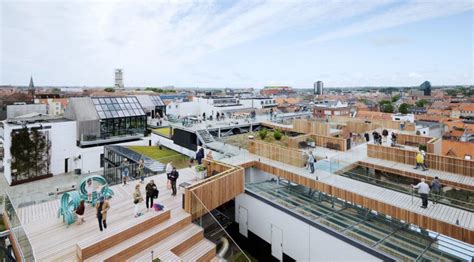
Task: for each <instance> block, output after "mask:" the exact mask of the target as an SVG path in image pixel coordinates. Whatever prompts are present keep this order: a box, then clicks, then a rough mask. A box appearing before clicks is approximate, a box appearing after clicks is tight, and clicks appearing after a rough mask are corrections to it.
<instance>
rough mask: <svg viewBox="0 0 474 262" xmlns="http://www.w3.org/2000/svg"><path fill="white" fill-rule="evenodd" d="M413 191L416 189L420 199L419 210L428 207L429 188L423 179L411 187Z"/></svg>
mask: <svg viewBox="0 0 474 262" xmlns="http://www.w3.org/2000/svg"><path fill="white" fill-rule="evenodd" d="M411 186H412V187H413V189H418V194H420V197H421V203H422V204H421V208H427V207H428V194H429V193H430V186H429V185H428V184H426V183H425V179H424V178H422V179H421V182H420V183H418V184H417V185H416V186H414V185H411Z"/></svg>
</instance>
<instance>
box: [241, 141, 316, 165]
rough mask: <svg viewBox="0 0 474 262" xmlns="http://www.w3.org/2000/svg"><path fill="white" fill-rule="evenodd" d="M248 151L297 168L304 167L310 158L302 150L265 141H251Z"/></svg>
mask: <svg viewBox="0 0 474 262" xmlns="http://www.w3.org/2000/svg"><path fill="white" fill-rule="evenodd" d="M248 150H249V152H250V153H252V154H255V155H259V156H263V157H266V158H270V159H273V160H276V161H279V162H283V163H286V164H289V165H292V166H297V167H304V166H305V164H306V160H307V158H308V157H307V156H306V155H305V154H304V153H303V151H301V150H298V149H293V148H288V147H283V146H280V145H275V144H271V143H266V142H263V141H255V140H254V141H250V142H249V146H248Z"/></svg>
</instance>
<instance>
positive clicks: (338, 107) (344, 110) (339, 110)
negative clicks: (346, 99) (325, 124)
mask: <svg viewBox="0 0 474 262" xmlns="http://www.w3.org/2000/svg"><path fill="white" fill-rule="evenodd" d="M313 115H314V116H315V117H325V116H348V115H350V107H349V104H347V103H342V102H341V101H324V102H322V103H320V104H316V105H314V107H313Z"/></svg>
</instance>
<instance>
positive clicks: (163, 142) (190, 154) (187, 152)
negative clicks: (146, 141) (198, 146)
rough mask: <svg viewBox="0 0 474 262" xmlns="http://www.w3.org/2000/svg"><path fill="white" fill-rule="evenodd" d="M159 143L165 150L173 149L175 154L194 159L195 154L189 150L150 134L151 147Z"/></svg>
mask: <svg viewBox="0 0 474 262" xmlns="http://www.w3.org/2000/svg"><path fill="white" fill-rule="evenodd" d="M158 141H160V143H161V145H162V146H165V147H167V148H170V149H173V150H174V151H176V152H179V153H181V154H183V155H187V156H188V157H193V158H194V157H196V152H194V151H192V150H189V149H187V148H184V147H182V146H179V145H176V144H175V143H174V142H173V140H171V139H168V138H165V137H162V136H159V135H156V134H153V133H152V134H151V143H152V145H153V146H155V145H156V144H157V142H158Z"/></svg>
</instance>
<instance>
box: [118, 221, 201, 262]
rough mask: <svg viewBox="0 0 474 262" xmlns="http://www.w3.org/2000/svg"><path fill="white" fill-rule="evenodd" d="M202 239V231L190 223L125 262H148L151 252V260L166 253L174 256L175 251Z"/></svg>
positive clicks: (179, 250)
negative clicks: (169, 252)
mask: <svg viewBox="0 0 474 262" xmlns="http://www.w3.org/2000/svg"><path fill="white" fill-rule="evenodd" d="M202 239H204V230H203V229H202V228H201V227H199V226H197V225H195V224H192V223H191V224H189V225H187V226H185V227H184V228H183V229H181V230H180V231H178V232H176V233H175V234H172V235H171V236H169V237H167V238H165V239H163V240H161V241H160V242H158V243H156V244H154V245H153V246H151V247H149V248H147V249H145V250H143V251H142V252H140V253H138V254H136V255H134V256H133V257H130V258H129V259H128V260H127V261H130V262H132V261H133V262H141V261H143V262H149V261H150V259H151V257H152V254H151V252H153V258H159V257H161V256H163V255H164V254H165V253H166V252H168V251H171V252H172V253H173V254H175V252H176V251H178V252H181V250H182V249H183V248H184V249H186V248H188V247H191V246H193V245H194V244H196V243H197V242H199V241H200V240H202ZM173 251H174V252H173ZM175 255H176V254H175Z"/></svg>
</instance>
